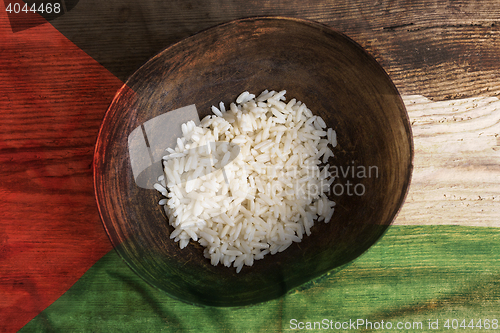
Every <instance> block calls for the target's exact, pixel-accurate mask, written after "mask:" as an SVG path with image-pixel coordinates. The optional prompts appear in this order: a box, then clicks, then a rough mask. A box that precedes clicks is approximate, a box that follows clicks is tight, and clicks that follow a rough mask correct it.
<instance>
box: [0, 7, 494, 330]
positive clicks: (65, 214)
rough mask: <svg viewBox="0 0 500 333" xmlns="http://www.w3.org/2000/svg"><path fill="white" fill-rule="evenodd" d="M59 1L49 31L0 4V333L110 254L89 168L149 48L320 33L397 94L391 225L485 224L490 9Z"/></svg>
mask: <svg viewBox="0 0 500 333" xmlns="http://www.w3.org/2000/svg"><path fill="white" fill-rule="evenodd" d="M4 2H5V6H7V4H8V3H14V2H15V1H8V0H5V1H4ZM75 3H76V5H75ZM62 4H64V8H66V10H67V12H66V13H64V15H61V16H58V17H56V18H53V19H51V21H50V24H49V23H47V22H46V21H44V20H43V19H40V18H39V17H38V18H37V17H33V16H31V17H30V18H28V19H26V20H27V21H26V20H25V21H23V20H20V16H15V15H14V14H11V15H10V17H9V16H7V13H6V12H5V10H4V9H5V7H4V6H2V5H0V11H1V13H0V87H1V88H0V163H1V164H0V165H1V166H0V194H1V196H2V200H1V201H0V277H1V278H0V294H2V295H4V296H2V297H1V300H0V331H3V329H5V330H6V331H16V330H17V329H19V328H20V327H22V326H23V325H24V324H25V323H26V322H28V321H29V320H31V319H32V318H33V317H34V316H35V315H36V314H38V313H39V312H40V311H42V310H43V309H44V308H46V307H47V306H48V305H49V304H51V303H52V302H54V301H55V300H56V299H57V298H58V297H59V296H60V295H61V294H62V293H64V291H65V290H67V289H68V288H69V287H70V286H71V285H72V284H73V283H74V282H75V281H76V280H78V279H79V278H80V276H81V275H82V274H83V273H84V272H85V271H86V270H87V269H88V268H89V267H91V266H92V265H93V264H94V263H95V262H96V261H97V260H98V259H99V258H101V257H102V256H103V255H104V254H105V253H107V252H108V251H109V250H110V249H111V246H110V244H109V242H108V241H107V237H106V235H105V233H104V231H103V229H102V226H101V224H100V221H99V216H98V212H97V208H96V205H95V200H94V193H93V186H92V170H91V162H92V155H93V146H94V143H95V139H96V136H97V133H98V129H99V126H100V122H101V120H102V117H103V115H104V112H105V111H106V109H107V106H108V105H109V103H110V101H111V99H112V97H113V96H114V94H115V92H116V91H117V89H118V88H119V87H120V86H121V84H122V82H123V81H124V80H126V78H127V77H128V76H129V75H130V74H131V73H133V72H134V71H135V70H136V69H137V68H138V67H139V66H140V65H141V64H143V63H144V62H145V61H146V60H147V59H149V58H150V57H151V56H153V55H154V54H156V53H157V52H159V51H160V50H162V49H163V48H165V47H167V46H169V45H171V44H172V43H175V42H177V41H179V40H181V39H182V38H185V37H188V36H190V35H192V34H194V33H196V32H198V31H201V30H203V29H207V28H209V27H212V26H214V25H216V24H219V23H222V22H227V21H229V20H233V19H237V18H243V17H248V16H263V15H279V16H291V17H297V18H303V19H310V20H315V21H318V22H321V23H324V24H327V25H329V26H331V27H333V28H335V29H337V30H339V31H341V32H343V33H345V34H347V35H348V36H350V37H351V38H353V39H354V40H355V41H357V42H358V43H359V44H361V45H362V46H363V47H365V48H366V49H367V50H368V52H370V53H371V54H372V55H373V56H375V58H376V59H377V60H378V61H379V62H380V64H381V65H382V66H383V67H384V68H385V70H386V71H387V72H388V74H389V75H390V77H391V78H392V79H393V81H394V82H395V84H396V86H397V88H398V89H399V91H400V92H401V94H402V95H403V97H404V101H405V103H406V105H407V109H408V113H409V116H410V119H411V122H412V126H413V134H414V142H415V161H414V164H415V169H414V176H413V181H412V185H411V188H410V191H409V194H408V197H407V201H406V203H405V205H404V207H403V208H402V210H401V212H400V214H399V216H398V218H397V219H396V221H395V223H396V224H402V225H423V224H457V225H471V226H499V216H500V214H499V213H500V194H499V192H500V191H499V190H500V185H499V184H500V173H499V170H500V167H499V165H500V155H499V149H500V137H499V133H500V101H499V100H498V97H497V96H498V95H499V94H500V62H499V61H498V55H499V54H500V21H499V17H500V7H499V6H498V3H497V2H496V1H493V0H481V1H474V2H469V1H465V0H458V1H441V0H440V1H430V0H416V1H403V0H395V1H392V0H391V1H388V0H374V1H359V0H355V1H343V0H342V1H340V0H339V1H323V0H311V1H296V0H283V1H279V2H271V1H266V2H263V1H254V0H250V1H238V0H237V1H229V0H220V1H201V0H194V1H180V0H174V1H168V2H166V1H155V0H145V1H140V2H139V1H131V0H121V1H117V0H110V1H97V0H80V1H73V2H70V1H69V0H66V1H63V2H62ZM68 8H69V9H68ZM49 18H51V17H49ZM13 30H14V31H16V32H15V33H14V32H13Z"/></svg>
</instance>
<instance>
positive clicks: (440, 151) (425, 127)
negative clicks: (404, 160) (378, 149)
mask: <svg viewBox="0 0 500 333" xmlns="http://www.w3.org/2000/svg"><path fill="white" fill-rule="evenodd" d="M404 101H405V104H406V107H407V110H408V114H409V116H410V119H411V122H412V130H413V137H414V145H415V159H414V173H413V179H412V184H411V186H410V191H409V193H408V196H407V198H406V202H405V204H404V206H403V208H402V210H401V212H400V214H399V216H398V218H397V219H396V221H395V223H396V224H408V225H416V224H457V225H469V226H489V227H500V219H499V217H500V100H498V98H496V97H481V98H479V97H478V98H467V99H459V100H452V101H441V102H432V101H430V100H429V99H427V98H425V97H422V96H405V98H404Z"/></svg>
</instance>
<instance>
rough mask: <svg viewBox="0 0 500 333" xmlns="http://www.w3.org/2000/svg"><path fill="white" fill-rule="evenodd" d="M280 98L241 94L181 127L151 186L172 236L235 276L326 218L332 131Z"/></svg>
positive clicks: (300, 106)
mask: <svg viewBox="0 0 500 333" xmlns="http://www.w3.org/2000/svg"><path fill="white" fill-rule="evenodd" d="M285 93H286V91H284V90H283V91H280V92H275V91H267V90H265V91H263V92H262V93H261V94H260V95H259V96H258V97H256V96H255V95H253V94H250V93H249V92H247V91H245V92H243V93H242V94H241V95H240V96H238V97H237V99H236V103H231V105H230V108H229V109H228V110H227V111H226V108H225V106H224V104H223V103H222V102H221V103H220V104H219V107H215V106H212V112H213V113H214V114H215V116H207V117H205V118H204V119H203V120H202V121H201V124H200V125H199V126H196V125H195V124H194V122H193V121H190V122H188V123H186V124H183V125H182V133H183V137H182V138H179V139H178V140H177V146H176V148H175V149H167V152H168V153H169V154H168V155H166V156H165V157H164V159H163V164H164V174H165V177H164V176H160V178H159V179H158V182H159V183H157V184H156V185H155V188H156V189H157V190H158V191H160V192H161V193H162V194H163V195H164V196H165V197H166V199H161V200H160V202H159V204H160V205H164V208H165V212H166V214H167V216H168V219H169V223H170V224H171V225H172V226H173V227H174V228H175V230H174V231H173V232H172V234H171V235H170V238H172V239H174V240H175V241H176V242H179V246H180V247H181V248H184V247H185V246H187V245H188V243H189V241H190V239H192V240H194V241H197V242H198V243H200V244H201V245H203V246H204V247H206V248H205V251H204V254H205V257H207V258H209V259H210V260H211V263H212V265H217V264H219V263H221V264H223V265H225V266H227V267H230V266H231V265H232V266H234V267H235V268H236V271H237V272H240V270H241V269H242V267H243V265H247V266H251V265H252V264H253V262H254V260H258V259H262V258H263V257H264V256H265V255H266V254H269V253H270V254H275V253H277V252H282V251H284V250H286V249H287V248H288V247H289V246H290V245H291V244H292V243H293V242H300V241H301V240H302V237H303V236H304V234H305V235H307V236H309V235H310V233H311V228H312V226H313V224H314V221H324V222H325V223H328V222H329V221H330V220H331V218H332V215H333V212H334V206H335V202H333V201H331V200H329V199H328V198H327V196H326V193H325V192H328V191H329V188H330V186H331V184H332V183H333V181H334V179H333V177H331V174H330V172H329V171H328V169H329V165H328V164H327V165H326V166H324V167H321V165H322V163H323V164H324V163H326V162H327V161H328V159H329V158H330V157H333V152H332V150H331V149H330V147H335V146H336V145H337V137H336V133H335V131H334V130H333V129H331V128H328V129H327V128H326V124H325V122H324V121H323V119H321V117H319V116H314V115H313V113H312V112H311V110H309V109H308V108H307V106H306V105H305V104H304V103H301V102H299V101H296V100H295V99H292V100H290V101H289V102H288V103H286V102H285ZM221 142H227V144H220V143H221ZM214 143H219V144H214ZM238 146H239V153H238ZM235 156H236V157H235ZM234 157H235V158H234ZM231 158H234V159H233V160H232V161H231Z"/></svg>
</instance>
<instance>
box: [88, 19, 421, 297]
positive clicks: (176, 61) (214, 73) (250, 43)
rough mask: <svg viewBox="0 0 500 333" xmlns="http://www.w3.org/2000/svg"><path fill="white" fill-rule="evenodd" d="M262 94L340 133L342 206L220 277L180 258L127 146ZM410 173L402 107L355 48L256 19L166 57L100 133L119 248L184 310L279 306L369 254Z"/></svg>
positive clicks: (290, 22) (129, 90)
mask: <svg viewBox="0 0 500 333" xmlns="http://www.w3.org/2000/svg"><path fill="white" fill-rule="evenodd" d="M264 89H269V90H277V91H279V90H282V89H286V90H287V100H289V99H291V98H296V99H297V100H300V101H302V102H304V103H306V104H307V106H308V107H309V108H310V109H311V110H312V111H313V113H315V114H318V115H320V116H321V117H323V119H324V120H325V122H326V123H327V125H328V127H332V128H334V129H335V130H336V131H337V137H338V142H339V144H338V146H337V147H336V148H335V150H334V153H335V162H334V165H335V166H336V167H337V170H338V172H339V173H340V174H339V175H338V176H339V177H338V179H337V180H336V182H335V183H334V184H333V185H332V191H331V193H330V198H331V199H332V200H334V201H335V202H336V203H337V205H336V210H335V214H334V216H333V219H332V221H331V222H330V223H328V224H325V223H323V222H317V223H315V225H314V227H313V229H312V234H311V235H310V236H309V237H304V239H303V240H302V242H301V243H294V244H293V245H292V246H291V247H290V248H288V249H287V250H286V251H284V252H281V253H278V254H276V255H267V256H266V257H265V258H264V259H262V260H258V261H255V263H254V265H253V266H252V267H247V266H245V267H244V268H243V270H242V271H241V272H240V273H238V274H237V273H236V272H235V269H234V268H227V267H224V266H222V265H220V264H219V265H218V266H212V265H211V264H210V261H209V260H208V259H206V258H204V256H203V248H202V247H201V246H200V245H199V244H197V243H196V242H191V244H190V245H188V246H187V247H186V248H185V249H182V250H181V249H179V245H178V243H175V242H174V241H173V240H171V239H170V238H169V235H170V233H171V232H172V230H173V228H172V227H171V226H169V224H168V222H167V219H166V216H165V214H164V212H163V209H162V208H161V206H159V205H158V201H159V200H160V199H161V195H160V193H159V192H157V191H156V190H151V189H145V188H141V187H139V186H137V183H136V182H135V178H134V172H133V170H132V166H131V156H129V152H130V149H129V147H128V141H127V140H129V136H130V134H131V133H132V132H133V131H134V130H137V128H141V125H142V124H144V123H145V122H147V121H148V120H150V119H153V118H155V117H157V116H160V115H162V114H165V113H166V112H167V111H170V110H175V109H178V108H181V107H184V106H187V105H191V104H194V105H195V106H196V108H197V110H198V112H199V116H200V119H201V118H203V117H204V116H206V115H208V114H210V113H211V112H210V106H211V105H217V104H216V103H218V102H219V101H224V102H225V103H226V105H228V104H229V103H230V102H232V101H234V100H235V99H236V97H237V96H238V95H239V94H240V93H241V92H243V91H245V90H248V91H250V92H252V93H255V94H258V93H260V92H261V91H262V90H264ZM165 135H168V133H165ZM412 161H413V143H412V134H411V129H410V124H409V120H408V115H407V113H406V110H405V107H404V104H403V102H402V100H401V97H400V95H399V93H398V91H397V89H396V88H395V86H394V84H393V83H392V82H391V80H390V78H389V77H388V75H387V74H386V73H385V71H384V70H383V69H382V67H381V66H380V65H379V64H378V63H377V62H376V61H375V60H374V58H372V57H371V56H370V55H369V54H368V53H367V52H366V51H364V50H363V49H362V48H361V47H360V46H359V45H358V44H356V43H355V42H354V41H352V40H351V39H349V38H348V37H346V36H345V35H343V34H341V33H339V32H336V31H335V30H332V29H331V28H329V27H327V26H325V25H322V24H318V23H315V22H310V21H303V20H297V19H289V18H280V17H263V18H248V19H242V20H237V21H233V22H229V23H226V24H222V25H219V26H217V27H214V28H211V29H209V30H206V31H203V32H200V33H198V34H196V35H194V36H192V37H190V38H187V39H185V40H182V41H181V42H179V43H177V44H174V45H172V46H170V47H168V48H167V49H165V50H163V51H162V52H161V53H159V54H158V55H156V56H155V57H153V58H152V59H151V60H149V61H148V62H147V63H146V64H145V65H144V66H142V67H141V68H140V69H139V70H137V72H135V73H134V74H133V75H132V76H131V77H130V78H129V80H128V81H127V82H126V85H124V86H123V88H122V89H120V90H119V91H118V93H117V95H116V96H115V98H114V100H113V102H112V104H111V106H110V107H109V109H108V111H107V113H106V115H105V118H104V120H103V123H102V127H101V130H100V133H99V136H98V140H97V144H96V148H95V157H94V185H95V191H96V198H97V204H98V207H99V211H100V214H101V218H102V221H103V223H104V226H105V228H106V231H107V233H108V234H109V237H110V239H111V242H112V243H113V245H114V246H115V248H116V250H117V251H118V253H119V254H120V255H121V256H122V257H123V259H124V260H125V262H126V263H127V264H128V265H129V266H130V267H131V268H132V269H133V270H134V271H135V272H136V273H137V274H138V275H140V276H141V277H142V278H143V279H144V280H146V281H147V282H149V283H150V284H151V285H153V286H155V287H157V288H159V289H161V290H163V291H165V292H166V293H168V294H169V295H171V296H172V297H174V298H177V299H179V300H182V301H185V302H188V303H192V304H201V305H213V306H241V305H247V304H253V303H257V302H263V301H267V300H271V299H274V298H277V297H279V296H281V295H283V294H285V293H286V292H287V291H289V290H290V289H291V288H295V287H297V286H299V285H301V284H303V283H305V282H308V281H310V280H312V279H314V278H316V277H319V276H321V275H323V274H325V273H326V272H328V271H330V270H332V269H334V268H338V267H340V266H342V265H344V264H346V263H349V262H350V261H352V260H353V259H355V258H357V257H358V256H360V255H361V254H362V253H363V252H364V251H366V250H367V249H368V248H369V247H370V246H372V245H373V244H374V243H375V242H376V241H377V240H378V239H379V238H380V237H381V236H382V235H383V233H384V232H385V231H386V229H387V228H388V227H389V225H390V224H391V223H392V221H393V219H394V218H395V216H396V214H397V212H398V210H399V209H400V207H401V205H402V204H403V202H404V199H405V196H406V193H407V190H408V187H409V183H410V178H411V172H412ZM349 167H351V168H349ZM370 167H371V169H370V170H371V175H368V170H369V169H368V168H370ZM348 168H349V169H348ZM352 168H354V170H355V173H354V174H353V173H352ZM360 168H361V169H362V168H365V177H363V174H362V173H361V169H360ZM346 171H347V172H346ZM341 172H343V173H344V175H342V173H341ZM349 184H350V185H349ZM359 184H361V185H359ZM355 185H357V186H358V187H357V188H355V187H354V186H355ZM335 186H336V187H335ZM349 187H350V188H351V191H350V193H351V194H349V193H348V189H349ZM341 189H343V193H341ZM363 189H364V191H363V193H361V192H362V190H363ZM355 190H357V192H356V193H355V192H354V191H355Z"/></svg>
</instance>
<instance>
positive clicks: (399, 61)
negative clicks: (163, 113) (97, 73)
mask: <svg viewBox="0 0 500 333" xmlns="http://www.w3.org/2000/svg"><path fill="white" fill-rule="evenodd" d="M263 15H281V16H290V17H295V18H303V19H309V20H314V21H318V22H320V23H324V24H327V25H329V26H331V27H333V28H335V29H337V30H339V31H341V32H344V33H346V34H347V35H349V36H350V37H352V38H353V39H354V40H356V41H357V42H358V43H360V44H361V45H362V46H363V47H365V48H366V49H367V50H368V51H369V52H370V53H371V54H372V55H374V56H375V58H376V59H377V60H378V61H379V62H380V63H381V64H382V66H383V67H384V68H385V70H386V71H387V72H388V73H389V74H390V76H391V78H392V79H393V80H394V82H395V83H396V85H397V87H398V89H399V90H400V92H401V93H402V94H406V95H409V94H419V95H423V96H427V97H430V98H434V99H437V100H443V99H450V98H461V97H468V96H495V95H498V94H499V93H500V77H499V75H500V74H499V72H500V71H499V69H500V65H499V64H500V62H498V61H497V55H498V54H500V21H499V17H500V7H499V6H498V5H497V2H496V1H495V0H481V1H474V2H468V1H466V0H460V1H452V0H446V1H433V0H417V1H411V2H410V1H407V0H406V1H405V0H397V1H394V0H376V1H364V0H357V1H347V0H338V1H323V0H311V1H297V0H284V1H277V2H271V1H264V2H263V1H256V0H251V1H245V2H244V3H243V2H238V1H230V0H218V1H202V0H195V1H181V0H174V1H168V2H165V1H158V0H145V1H141V2H140V3H138V2H136V1H132V0H125V1H118V0H111V1H106V2H102V1H97V0H81V1H80V2H79V3H78V5H77V6H76V7H75V8H74V9H73V10H72V11H70V12H69V13H67V14H65V15H63V16H61V17H59V18H57V19H55V20H54V21H52V24H53V25H54V26H55V27H56V28H57V29H58V30H59V31H61V32H62V33H63V34H65V35H66V37H68V38H69V39H70V40H71V41H73V42H74V43H75V44H76V45H78V46H79V47H80V48H82V49H83V50H84V51H85V52H87V53H88V54H89V55H90V56H92V57H93V58H94V59H96V60H97V61H98V62H100V63H101V64H102V65H104V66H105V67H106V68H108V69H109V70H110V71H111V72H112V73H114V74H115V75H116V76H117V77H119V78H120V79H122V80H125V79H126V78H127V77H128V76H129V75H130V74H132V73H133V72H134V71H135V70H136V69H137V68H138V67H139V66H140V65H141V64H143V63H144V62H146V60H147V59H149V58H150V57H152V56H153V55H154V54H156V53H158V52H159V51H160V50H162V49H163V48H165V47H167V46H169V45H171V44H172V43H174V42H177V41H179V40H181V39H182V38H185V37H188V36H190V35H192V34H194V33H196V32H199V31H201V30H204V29H207V28H209V27H212V26H214V25H216V24H220V23H223V22H227V21H230V20H234V19H238V18H243V17H249V16H263Z"/></svg>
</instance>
